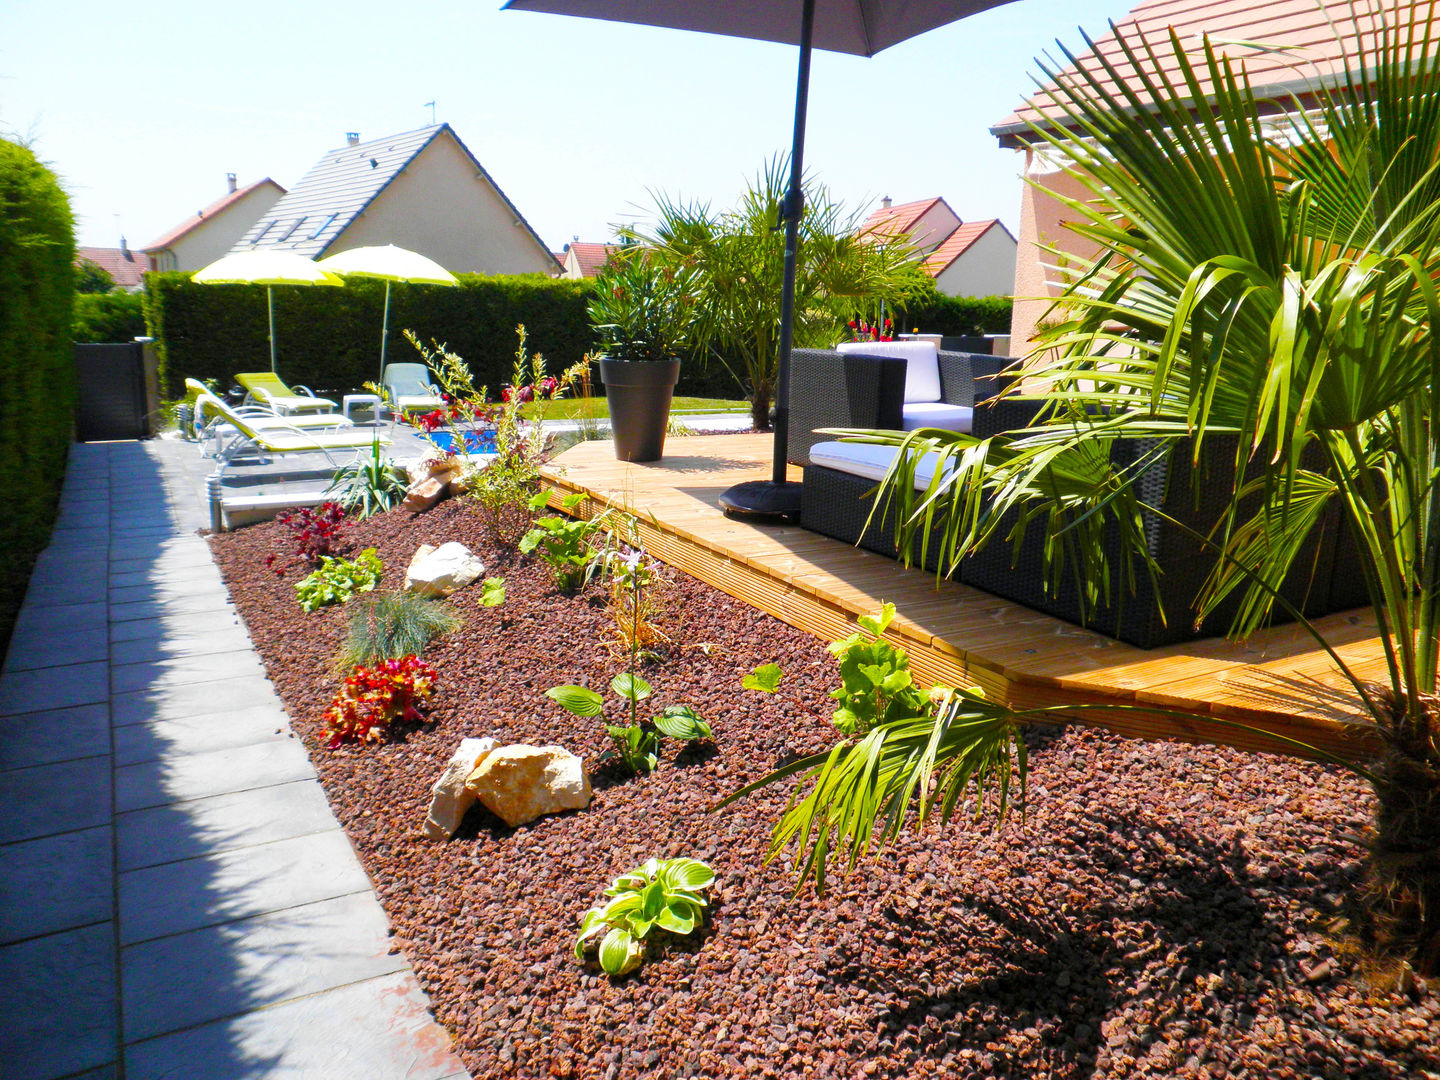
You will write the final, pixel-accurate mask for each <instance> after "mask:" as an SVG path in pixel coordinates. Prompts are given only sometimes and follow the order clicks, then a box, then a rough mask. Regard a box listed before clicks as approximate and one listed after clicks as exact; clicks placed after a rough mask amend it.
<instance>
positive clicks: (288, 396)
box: [235, 371, 335, 415]
mask: <svg viewBox="0 0 1440 1080" xmlns="http://www.w3.org/2000/svg"><path fill="white" fill-rule="evenodd" d="M235 381H236V382H238V383H239V384H240V385H241V386H243V387H244V388H245V392H246V393H247V394H249V395H250V397H252V398H254V399H255V400H256V401H258V402H259V403H261V404H262V405H268V406H270V407H271V408H272V409H274V410H275V411H276V412H277V413H282V414H287V415H288V414H293V413H309V412H334V411H335V402H333V401H331V400H330V399H329V398H322V397H316V396H315V394H314V393H313V392H312V391H311V389H310V388H309V387H308V386H301V385H300V384H299V383H296V384H295V386H294V387H290V386H287V385H285V383H284V382H283V381H282V380H281V379H280V377H279V376H278V375H272V374H271V373H270V372H268V371H247V372H244V373H243V374H240V375H236V376H235Z"/></svg>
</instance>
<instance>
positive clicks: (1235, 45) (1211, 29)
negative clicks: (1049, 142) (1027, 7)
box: [990, 0, 1433, 146]
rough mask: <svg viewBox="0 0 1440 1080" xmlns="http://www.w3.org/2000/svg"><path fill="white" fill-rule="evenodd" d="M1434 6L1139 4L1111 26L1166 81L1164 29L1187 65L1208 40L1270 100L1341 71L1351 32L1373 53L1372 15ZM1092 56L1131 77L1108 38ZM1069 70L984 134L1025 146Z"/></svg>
mask: <svg viewBox="0 0 1440 1080" xmlns="http://www.w3.org/2000/svg"><path fill="white" fill-rule="evenodd" d="M1432 6H1433V0H1268V2H1267V0H1142V2H1141V3H1140V4H1138V5H1137V6H1136V7H1135V9H1134V10H1133V11H1131V12H1130V14H1129V15H1127V16H1126V17H1125V18H1124V19H1121V20H1119V22H1117V23H1116V27H1117V29H1118V30H1119V32H1120V33H1121V34H1122V35H1124V36H1125V37H1126V38H1127V39H1129V40H1131V41H1133V40H1135V36H1134V31H1135V30H1137V29H1138V30H1139V31H1140V32H1141V33H1143V34H1144V36H1145V38H1146V39H1147V40H1148V41H1149V42H1150V44H1151V45H1152V46H1153V47H1155V48H1156V49H1157V54H1158V55H1159V57H1160V59H1161V60H1162V70H1164V71H1165V72H1166V73H1167V74H1168V75H1172V76H1173V75H1174V74H1175V72H1176V71H1177V70H1178V68H1177V65H1176V63H1175V57H1174V54H1173V52H1172V51H1171V50H1170V48H1169V28H1170V27H1174V29H1175V33H1176V34H1177V36H1178V37H1179V38H1180V42H1181V44H1182V46H1183V47H1184V49H1185V52H1186V55H1187V56H1189V57H1191V59H1192V61H1194V60H1196V59H1200V58H1203V55H1204V54H1203V47H1202V36H1203V35H1204V34H1209V35H1210V38H1211V43H1212V45H1213V46H1214V47H1215V48H1216V51H1217V52H1219V53H1223V54H1225V55H1227V56H1229V57H1230V58H1231V59H1232V61H1235V62H1237V63H1240V64H1243V65H1244V70H1245V71H1246V72H1247V73H1248V75H1249V79H1250V85H1251V86H1252V87H1254V88H1255V89H1257V90H1259V91H1261V92H1263V93H1266V94H1269V95H1276V94H1286V93H1296V94H1303V93H1304V92H1305V91H1307V90H1313V89H1315V88H1316V87H1317V86H1320V85H1324V84H1325V83H1327V82H1328V81H1330V80H1332V79H1333V78H1334V77H1335V76H1336V75H1337V74H1339V73H1340V72H1342V71H1343V70H1344V68H1345V57H1346V55H1347V54H1348V55H1350V56H1352V57H1353V56H1354V55H1355V50H1356V36H1357V32H1358V33H1360V34H1362V35H1363V38H1362V43H1363V44H1364V45H1365V46H1366V47H1367V48H1370V47H1373V37H1372V34H1373V32H1374V31H1375V30H1376V29H1377V28H1378V27H1379V26H1380V25H1381V24H1380V22H1379V20H1378V19H1377V18H1376V15H1377V12H1383V13H1385V20H1386V21H1387V22H1389V23H1390V24H1391V25H1396V24H1399V25H1402V26H1408V25H1411V24H1412V23H1413V22H1414V21H1416V20H1419V21H1420V22H1423V21H1424V20H1425V19H1426V18H1427V17H1428V15H1429V12H1430V10H1431V8H1432ZM1337 31H1338V37H1337ZM1275 46H1282V47H1283V48H1279V49H1277V48H1275ZM1096 55H1098V56H1100V57H1101V58H1103V59H1106V60H1108V61H1110V62H1111V63H1113V64H1114V65H1115V70H1116V73H1117V74H1118V75H1119V77H1120V78H1122V79H1123V78H1125V77H1126V76H1129V75H1133V74H1134V68H1133V67H1131V66H1130V65H1129V64H1128V63H1126V62H1125V60H1124V57H1123V56H1122V55H1121V53H1120V49H1119V46H1118V44H1117V42H1116V35H1115V34H1114V33H1107V34H1105V35H1103V36H1101V37H1099V38H1097V39H1096V42H1095V48H1094V49H1093V50H1090V51H1088V52H1085V53H1082V54H1080V56H1081V60H1082V62H1086V66H1087V67H1089V66H1090V64H1089V61H1090V60H1091V59H1093V58H1094V57H1095V56H1096ZM1201 67H1202V70H1199V71H1197V72H1196V75H1197V77H1198V78H1199V79H1200V91H1201V93H1202V94H1205V95H1208V94H1209V93H1211V92H1212V91H1213V85H1212V84H1211V82H1210V80H1209V79H1208V78H1207V77H1205V73H1204V71H1203V64H1202V65H1201ZM1075 71H1076V69H1075V67H1074V66H1073V65H1072V66H1067V67H1065V68H1064V69H1062V70H1061V72H1060V74H1059V76H1058V78H1057V79H1055V80H1048V81H1047V82H1045V83H1044V84H1043V88H1042V89H1041V90H1039V91H1037V92H1036V93H1035V94H1034V95H1032V96H1031V97H1030V98H1029V99H1028V100H1027V101H1026V102H1025V104H1024V105H1022V106H1021V107H1020V108H1019V109H1018V110H1016V111H1015V112H1013V113H1011V114H1010V115H1009V116H1007V117H1006V118H1005V119H1003V120H1001V121H1000V122H999V123H998V124H996V125H995V126H994V127H992V128H991V129H990V133H991V134H992V135H994V136H996V137H997V138H998V139H999V140H1000V143H1001V145H1004V146H1020V145H1023V144H1024V143H1025V142H1026V141H1027V136H1028V135H1029V128H1028V126H1027V125H1028V123H1037V122H1039V121H1040V120H1041V119H1042V118H1043V117H1042V109H1043V108H1044V107H1045V106H1046V105H1047V104H1048V103H1049V97H1048V94H1047V93H1046V91H1047V90H1051V89H1054V87H1055V86H1056V85H1057V82H1064V81H1066V80H1067V79H1068V78H1069V77H1070V76H1073V75H1074V74H1075ZM1104 84H1105V85H1106V86H1107V87H1109V88H1112V89H1113V87H1114V86H1115V80H1114V77H1113V76H1110V75H1107V76H1106V77H1105V80H1104ZM1037 105H1038V106H1039V108H1037V107H1036V106H1037Z"/></svg>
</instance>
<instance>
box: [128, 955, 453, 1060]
mask: <svg viewBox="0 0 1440 1080" xmlns="http://www.w3.org/2000/svg"><path fill="white" fill-rule="evenodd" d="M428 1005H429V1003H428V1002H427V1001H426V999H425V995H424V992H423V991H422V990H421V989H420V987H419V985H418V984H417V983H416V981H415V977H414V976H413V975H411V974H409V973H407V972H397V973H396V974H394V975H383V976H381V977H380V978H376V979H366V980H365V981H364V982H360V983H355V984H353V985H351V986H343V987H340V988H339V989H336V990H329V991H326V992H325V993H323V994H313V995H311V996H309V997H304V998H299V999H297V1000H295V1001H289V1002H286V1003H284V1004H282V1005H276V1006H274V1007H272V1008H269V1009H263V1010H261V1011H259V1012H253V1013H246V1014H245V1015H243V1016H238V1017H235V1018H233V1019H230V1020H222V1021H219V1022H217V1023H214V1024H206V1025H204V1026H203V1027H198V1028H191V1029H190V1030H188V1031H180V1032H176V1033H175V1034H173V1035H166V1036H164V1037H162V1038H159V1039H151V1040H149V1041H147V1042H142V1043H136V1044H134V1045H131V1046H127V1047H126V1048H125V1065H126V1071H125V1075H126V1077H127V1080H174V1078H175V1077H185V1080H262V1078H263V1080H355V1078H356V1077H375V1078H377V1080H379V1078H382V1077H383V1078H384V1080H442V1078H444V1077H450V1076H468V1075H469V1074H468V1073H467V1072H466V1071H465V1067H464V1065H463V1064H461V1062H460V1060H459V1058H457V1057H456V1056H455V1054H454V1052H453V1051H452V1050H451V1048H450V1037H449V1036H448V1035H446V1033H445V1031H444V1030H443V1029H442V1028H441V1027H440V1025H438V1024H437V1023H435V1021H434V1020H433V1019H432V1018H431V1016H430V1015H429V1013H428V1012H427V1011H426V1010H427V1008H428Z"/></svg>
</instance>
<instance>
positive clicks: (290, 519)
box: [265, 502, 346, 578]
mask: <svg viewBox="0 0 1440 1080" xmlns="http://www.w3.org/2000/svg"><path fill="white" fill-rule="evenodd" d="M275 520H276V521H277V522H279V523H280V524H281V525H283V526H285V527H286V528H287V529H289V530H290V539H291V540H292V541H293V542H294V546H293V549H292V551H291V553H290V555H289V557H288V558H287V559H286V560H285V561H284V562H281V563H280V565H279V566H276V565H275V564H276V563H277V562H279V560H280V554H281V553H280V552H272V553H271V554H269V555H267V556H266V557H265V565H266V566H268V567H269V568H270V569H271V570H274V571H275V576H276V577H282V578H283V577H284V576H285V571H286V570H287V569H289V568H290V567H291V566H292V565H293V564H295V563H297V562H298V563H301V564H303V565H305V566H307V567H309V568H310V569H312V570H313V569H314V568H316V567H318V566H319V565H320V560H321V559H323V558H324V557H325V556H327V555H332V556H333V555H335V554H337V553H338V552H339V551H340V550H341V547H342V544H341V532H342V530H343V529H344V527H345V525H346V521H345V508H344V507H343V506H341V505H340V504H339V503H335V502H323V503H321V504H320V505H319V506H316V507H314V508H311V507H308V506H302V507H301V508H300V509H298V510H291V511H287V512H286V513H283V514H277V515H276V516H275Z"/></svg>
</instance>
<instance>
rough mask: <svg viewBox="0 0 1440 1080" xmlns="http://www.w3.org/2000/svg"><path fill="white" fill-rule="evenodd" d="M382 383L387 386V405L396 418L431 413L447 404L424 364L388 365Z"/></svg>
mask: <svg viewBox="0 0 1440 1080" xmlns="http://www.w3.org/2000/svg"><path fill="white" fill-rule="evenodd" d="M381 382H382V383H384V386H385V403H386V404H387V405H389V406H390V409H391V411H393V412H394V413H395V415H396V416H401V415H403V414H404V413H407V412H430V411H431V410H433V409H439V408H442V407H443V406H444V404H445V399H444V398H442V397H441V396H440V388H439V387H438V386H436V385H435V380H434V377H433V376H432V375H431V374H430V369H429V368H428V367H426V366H425V365H424V364H386V365H385V373H384V375H383V376H382V378H381Z"/></svg>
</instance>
